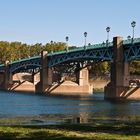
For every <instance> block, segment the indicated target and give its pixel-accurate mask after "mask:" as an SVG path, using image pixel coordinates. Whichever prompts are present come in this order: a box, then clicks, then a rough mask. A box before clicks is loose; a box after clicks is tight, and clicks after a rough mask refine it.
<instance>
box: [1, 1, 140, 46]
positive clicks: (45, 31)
mask: <svg viewBox="0 0 140 140" xmlns="http://www.w3.org/2000/svg"><path fill="white" fill-rule="evenodd" d="M139 7H140V0H0V40H5V41H20V42H24V43H28V44H35V43H37V42H39V43H43V44H44V43H47V42H50V41H51V40H53V41H56V42H57V41H60V42H61V41H62V42H64V41H65V37H66V36H69V45H77V46H83V45H84V35H83V33H84V32H85V31H86V32H87V33H88V35H87V42H88V43H89V42H90V43H91V44H94V43H101V42H103V41H105V40H106V30H105V28H106V27H107V26H110V27H111V31H110V40H112V38H113V36H122V37H124V38H126V37H127V36H128V35H131V34H132V27H131V22H132V21H133V20H134V21H136V23H137V24H136V27H135V36H136V37H140V32H139V31H140V14H139V13H140V10H139Z"/></svg>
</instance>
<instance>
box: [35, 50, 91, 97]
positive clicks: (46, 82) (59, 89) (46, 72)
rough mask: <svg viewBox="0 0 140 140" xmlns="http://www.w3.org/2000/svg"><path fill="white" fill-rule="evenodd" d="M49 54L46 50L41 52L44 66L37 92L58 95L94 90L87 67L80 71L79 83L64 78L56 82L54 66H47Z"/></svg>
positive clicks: (85, 92)
mask: <svg viewBox="0 0 140 140" xmlns="http://www.w3.org/2000/svg"><path fill="white" fill-rule="evenodd" d="M47 54H48V53H47V52H46V51H42V52H41V65H42V68H41V70H40V82H38V83H37V85H36V92H40V93H48V94H51V93H52V94H58V95H59V94H67V95H79V94H80V95H81V94H91V93H92V92H93V91H92V87H91V85H90V84H89V79H88V78H89V76H88V70H87V69H86V68H85V69H82V70H80V71H79V72H78V76H77V83H75V82H72V81H67V80H66V81H65V80H63V78H62V79H61V80H60V81H59V82H58V83H54V82H53V81H54V79H53V68H49V67H48V66H47V63H48V57H47Z"/></svg>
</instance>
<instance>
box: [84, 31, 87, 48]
mask: <svg viewBox="0 0 140 140" xmlns="http://www.w3.org/2000/svg"><path fill="white" fill-rule="evenodd" d="M84 37H85V45H84V49H86V42H87V40H86V37H87V32H84Z"/></svg>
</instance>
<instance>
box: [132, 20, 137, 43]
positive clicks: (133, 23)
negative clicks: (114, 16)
mask: <svg viewBox="0 0 140 140" xmlns="http://www.w3.org/2000/svg"><path fill="white" fill-rule="evenodd" d="M131 26H132V28H133V35H132V42H133V40H134V32H135V31H134V28H135V26H136V22H135V21H132V22H131Z"/></svg>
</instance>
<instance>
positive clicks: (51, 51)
mask: <svg viewBox="0 0 140 140" xmlns="http://www.w3.org/2000/svg"><path fill="white" fill-rule="evenodd" d="M51 53H52V54H53V41H52V40H51Z"/></svg>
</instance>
